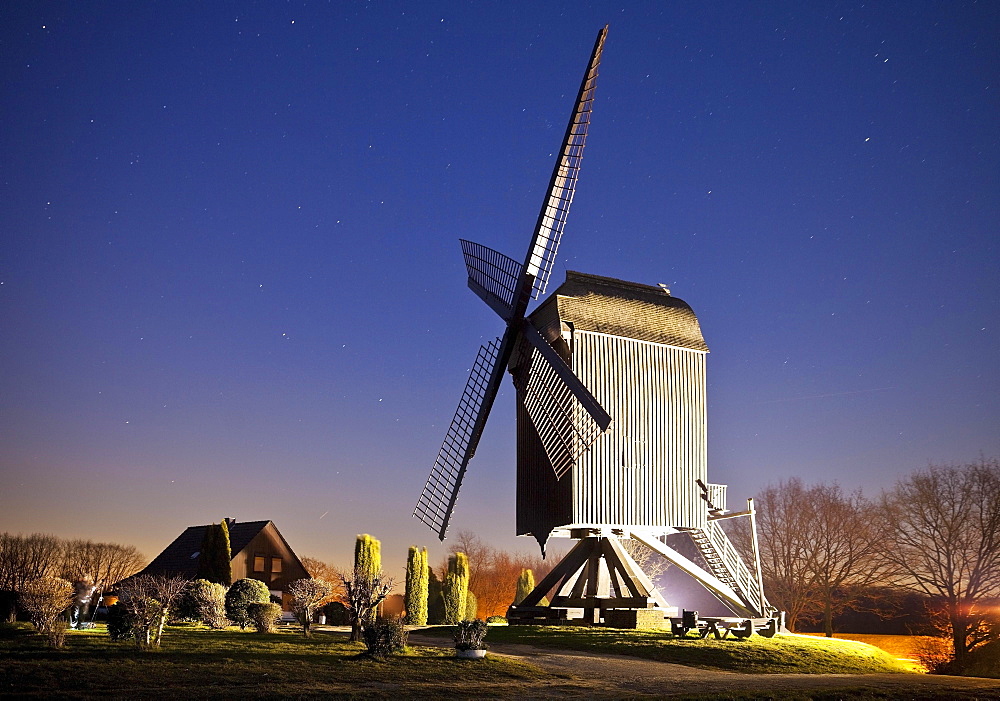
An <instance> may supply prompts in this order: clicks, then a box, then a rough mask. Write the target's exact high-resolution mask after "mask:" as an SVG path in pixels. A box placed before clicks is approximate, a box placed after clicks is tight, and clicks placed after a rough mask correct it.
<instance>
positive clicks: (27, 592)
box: [19, 577, 76, 633]
mask: <svg viewBox="0 0 1000 701" xmlns="http://www.w3.org/2000/svg"><path fill="white" fill-rule="evenodd" d="M19 594H20V597H19V600H20V602H21V606H22V608H24V610H25V611H27V612H28V615H29V616H30V618H31V623H32V625H34V626H35V628H36V629H37V630H38V631H39V632H40V633H48V632H49V628H50V627H51V626H52V624H53V623H55V620H56V618H58V617H59V614H61V613H63V612H64V611H65V610H66V609H68V608H69V607H70V606H71V605H72V604H73V600H74V599H75V598H76V592H75V590H74V589H73V585H72V584H70V583H69V582H67V581H66V580H65V579H61V578H59V577H37V578H35V579H29V580H28V581H27V582H25V583H24V586H23V587H21V590H20V592H19Z"/></svg>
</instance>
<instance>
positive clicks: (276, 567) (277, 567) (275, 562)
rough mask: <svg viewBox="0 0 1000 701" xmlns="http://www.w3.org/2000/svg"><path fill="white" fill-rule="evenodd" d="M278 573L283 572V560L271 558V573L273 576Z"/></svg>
mask: <svg viewBox="0 0 1000 701" xmlns="http://www.w3.org/2000/svg"><path fill="white" fill-rule="evenodd" d="M278 572H281V558H280V557H272V558H271V573H272V574H277V573H278Z"/></svg>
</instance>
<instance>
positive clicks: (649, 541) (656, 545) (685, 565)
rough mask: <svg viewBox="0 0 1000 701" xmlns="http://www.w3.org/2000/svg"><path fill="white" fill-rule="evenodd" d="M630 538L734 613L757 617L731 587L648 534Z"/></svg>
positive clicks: (634, 534) (635, 534) (633, 532)
mask: <svg viewBox="0 0 1000 701" xmlns="http://www.w3.org/2000/svg"><path fill="white" fill-rule="evenodd" d="M632 538H633V539H635V540H637V541H639V542H640V543H642V544H643V545H645V546H646V547H647V548H649V549H650V550H653V551H654V552H658V553H659V554H660V555H663V557H665V558H667V560H669V561H670V563H671V564H673V565H675V566H676V567H677V569H679V570H681V571H682V572H684V573H685V574H687V575H689V576H691V577H694V578H695V579H696V580H698V581H699V582H700V583H701V585H702V586H704V587H705V588H706V589H708V590H709V591H710V592H712V593H713V594H714V595H715V596H716V597H717V598H718V599H719V600H720V601H722V603H724V604H725V605H726V606H728V607H729V608H730V609H732V611H733V612H734V613H738V614H740V615H743V616H748V617H751V618H752V617H754V616H756V615H758V614H757V612H755V611H752V610H750V609H748V608H747V606H746V604H744V603H743V601H742V599H740V597H739V595H738V594H737V593H736V592H735V591H733V588H732V587H730V586H729V585H728V584H726V583H724V582H722V581H721V580H719V579H718V578H717V577H715V576H714V575H712V574H709V573H708V572H706V571H705V570H703V569H702V568H701V567H699V566H698V565H696V564H695V563H693V562H691V560H689V559H687V558H686V557H684V556H683V555H681V554H680V553H679V552H677V551H676V550H674V549H673V548H669V547H667V546H666V545H664V544H663V543H661V542H660V541H659V540H658V539H656V538H654V537H652V536H650V535H649V534H646V533H640V532H638V531H632Z"/></svg>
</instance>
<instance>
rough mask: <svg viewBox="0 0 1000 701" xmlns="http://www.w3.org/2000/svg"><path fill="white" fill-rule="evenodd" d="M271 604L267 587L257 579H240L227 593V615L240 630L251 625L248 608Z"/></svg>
mask: <svg viewBox="0 0 1000 701" xmlns="http://www.w3.org/2000/svg"><path fill="white" fill-rule="evenodd" d="M270 602H271V592H269V591H268V590H267V585H266V584H264V583H263V582H261V581H260V580H257V579H239V580H237V581H235V582H233V586H231V587H229V591H227V592H226V615H227V616H228V617H229V620H231V621H233V622H234V623H236V624H237V625H238V626H239V627H240V628H246V627H247V626H248V625H250V618H249V615H248V613H247V607H248V606H249V605H250V604H267V603H270Z"/></svg>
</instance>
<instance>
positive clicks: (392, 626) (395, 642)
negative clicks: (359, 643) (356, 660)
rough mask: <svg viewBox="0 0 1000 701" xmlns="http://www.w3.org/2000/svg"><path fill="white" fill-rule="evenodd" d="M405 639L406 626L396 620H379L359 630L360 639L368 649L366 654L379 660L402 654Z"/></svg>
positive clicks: (406, 635)
mask: <svg viewBox="0 0 1000 701" xmlns="http://www.w3.org/2000/svg"><path fill="white" fill-rule="evenodd" d="M407 637H408V634H407V632H406V626H404V625H403V622H402V621H401V620H400V619H398V618H380V619H379V620H377V621H375V622H374V623H370V624H368V625H366V626H365V627H364V628H363V629H362V630H361V639H362V640H364V643H365V647H367V648H368V654H369V655H371V656H372V657H374V658H376V659H380V660H384V659H385V658H387V657H389V656H390V655H393V654H395V653H398V652H402V651H403V650H404V649H405V648H406V639H407Z"/></svg>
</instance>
